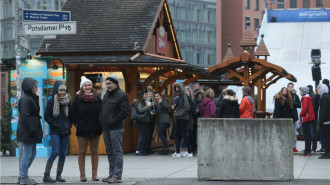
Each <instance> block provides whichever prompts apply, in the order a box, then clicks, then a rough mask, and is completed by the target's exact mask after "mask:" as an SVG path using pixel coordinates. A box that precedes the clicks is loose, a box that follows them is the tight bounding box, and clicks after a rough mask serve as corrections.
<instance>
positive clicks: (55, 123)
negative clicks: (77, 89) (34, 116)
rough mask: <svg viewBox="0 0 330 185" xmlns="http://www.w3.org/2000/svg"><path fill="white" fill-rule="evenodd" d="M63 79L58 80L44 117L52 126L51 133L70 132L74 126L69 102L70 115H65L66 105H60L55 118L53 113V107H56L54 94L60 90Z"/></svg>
mask: <svg viewBox="0 0 330 185" xmlns="http://www.w3.org/2000/svg"><path fill="white" fill-rule="evenodd" d="M62 84H63V82H62V81H59V80H58V81H56V82H55V84H54V88H53V94H52V98H51V99H49V100H48V101H47V105H46V109H45V113H44V118H45V121H46V122H47V123H48V124H49V126H50V134H70V133H71V132H70V129H71V127H72V121H71V119H70V109H71V105H70V104H69V105H68V107H69V116H66V115H65V112H64V106H62V105H60V112H59V115H58V116H57V117H56V118H55V117H54V115H53V107H54V96H55V94H56V93H57V91H58V88H59V86H60V85H62Z"/></svg>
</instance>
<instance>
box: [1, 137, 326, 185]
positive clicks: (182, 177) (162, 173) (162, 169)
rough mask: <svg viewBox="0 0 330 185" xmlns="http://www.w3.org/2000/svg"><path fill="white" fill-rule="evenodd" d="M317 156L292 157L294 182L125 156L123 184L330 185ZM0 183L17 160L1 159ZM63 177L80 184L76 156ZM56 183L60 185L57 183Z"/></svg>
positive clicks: (185, 161)
mask: <svg viewBox="0 0 330 185" xmlns="http://www.w3.org/2000/svg"><path fill="white" fill-rule="evenodd" d="M303 144H304V143H303V142H299V143H298V149H300V150H301V149H302V148H303ZM318 157H319V155H318V154H314V155H313V156H311V157H303V156H299V155H294V178H295V180H294V181H291V182H279V181H271V182H268V181H262V182H254V181H243V182H242V181H207V182H206V181H198V180H197V157H193V158H172V157H170V155H169V156H159V155H157V154H155V155H150V156H139V157H137V156H134V155H133V154H126V155H124V173H123V180H124V182H123V183H122V184H123V185H126V184H139V185H140V184H146V185H153V184H159V185H162V184H174V185H181V184H190V185H193V184H196V185H204V184H224V185H227V184H237V185H238V184H243V185H252V184H257V185H258V184H260V185H261V184H283V185H286V184H306V185H307V184H317V185H323V184H324V185H330V160H321V159H318ZM0 160H1V163H0V164H1V172H0V173H1V184H4V183H15V182H16V179H17V174H18V159H17V158H16V157H1V158H0ZM46 161H47V158H36V159H35V161H34V162H33V164H32V166H31V168H30V170H29V175H30V176H31V177H32V178H34V179H35V180H36V181H37V182H40V183H41V182H42V175H43V172H44V168H45V164H46ZM98 174H99V177H106V176H107V175H108V161H107V158H106V156H105V155H101V156H100V160H99V168H98ZM86 175H87V178H88V183H85V184H91V183H101V182H91V163H90V156H87V157H86ZM51 176H52V177H54V176H55V170H54V169H53V170H52V173H51ZM62 176H63V177H64V178H65V179H66V180H67V181H68V183H66V184H71V183H72V184H75V183H77V184H78V183H79V184H81V183H80V182H79V169H78V157H77V155H73V156H67V158H66V163H65V167H64V171H63V174H62ZM57 184H59V183H57Z"/></svg>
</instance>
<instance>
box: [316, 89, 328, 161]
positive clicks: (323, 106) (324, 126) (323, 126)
mask: <svg viewBox="0 0 330 185" xmlns="http://www.w3.org/2000/svg"><path fill="white" fill-rule="evenodd" d="M318 93H319V94H320V95H321V99H320V109H319V110H320V111H319V122H320V131H321V133H322V139H323V141H324V149H325V151H324V152H325V153H324V154H323V155H321V156H320V157H319V159H330V114H329V112H330V95H329V88H328V87H327V86H326V85H325V84H322V85H321V86H320V87H319V88H318Z"/></svg>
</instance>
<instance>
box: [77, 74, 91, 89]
mask: <svg viewBox="0 0 330 185" xmlns="http://www.w3.org/2000/svg"><path fill="white" fill-rule="evenodd" d="M86 82H90V83H91V84H92V85H93V83H92V81H91V80H90V79H88V78H86V76H82V77H81V82H80V88H82V86H83V85H84V83H86Z"/></svg>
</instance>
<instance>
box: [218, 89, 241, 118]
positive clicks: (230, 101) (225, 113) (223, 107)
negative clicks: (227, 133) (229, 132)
mask: <svg viewBox="0 0 330 185" xmlns="http://www.w3.org/2000/svg"><path fill="white" fill-rule="evenodd" d="M218 117H219V118H240V112H239V105H238V102H237V98H236V96H235V95H234V91H233V90H231V89H228V90H227V91H226V93H225V95H224V96H223V99H222V102H221V103H220V107H219V112H218Z"/></svg>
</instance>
